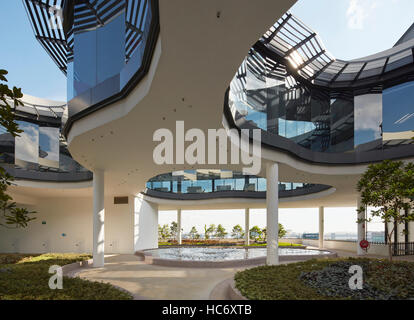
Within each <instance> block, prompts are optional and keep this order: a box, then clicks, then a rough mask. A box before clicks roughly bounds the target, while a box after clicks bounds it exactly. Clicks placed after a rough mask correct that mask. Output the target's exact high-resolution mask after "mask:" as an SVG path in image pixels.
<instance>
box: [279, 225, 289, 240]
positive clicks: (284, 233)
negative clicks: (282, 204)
mask: <svg viewBox="0 0 414 320" xmlns="http://www.w3.org/2000/svg"><path fill="white" fill-rule="evenodd" d="M286 233H287V231H286V230H285V227H284V226H283V225H282V224H281V223H279V233H278V237H279V238H283V237H284V236H285V235H286Z"/></svg>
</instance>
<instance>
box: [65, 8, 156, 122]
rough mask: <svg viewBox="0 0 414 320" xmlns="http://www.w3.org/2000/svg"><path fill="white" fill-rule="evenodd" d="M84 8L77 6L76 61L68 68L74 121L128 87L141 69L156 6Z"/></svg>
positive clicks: (71, 113) (75, 23) (75, 18)
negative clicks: (84, 112) (87, 109)
mask: <svg viewBox="0 0 414 320" xmlns="http://www.w3.org/2000/svg"><path fill="white" fill-rule="evenodd" d="M85 3H87V4H85ZM85 3H80V4H77V5H75V6H74V19H73V21H74V22H73V35H72V37H73V57H72V58H70V59H68V66H67V77H68V81H67V83H68V88H67V97H68V101H69V103H68V104H69V116H71V115H73V114H75V113H77V112H79V111H81V110H83V109H85V108H87V107H89V106H92V105H94V104H96V103H99V102H101V101H103V100H105V99H107V98H109V97H111V96H113V95H115V94H118V93H119V92H120V91H121V90H122V89H123V88H124V87H125V86H126V85H127V84H128V82H129V81H130V80H131V78H132V77H133V76H134V75H135V74H136V73H137V72H138V70H139V69H140V68H141V67H142V62H143V57H144V52H145V48H146V46H147V42H148V38H149V32H150V27H151V21H152V12H151V1H147V0H138V1H130V0H122V1H115V0H109V1H108V0H99V1H91V0H90V1H85Z"/></svg>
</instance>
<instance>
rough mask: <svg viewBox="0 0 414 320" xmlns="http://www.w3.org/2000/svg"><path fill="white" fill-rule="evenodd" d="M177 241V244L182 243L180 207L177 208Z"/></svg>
mask: <svg viewBox="0 0 414 320" xmlns="http://www.w3.org/2000/svg"><path fill="white" fill-rule="evenodd" d="M177 227H178V231H177V242H178V244H182V242H183V241H182V234H181V209H178V210H177Z"/></svg>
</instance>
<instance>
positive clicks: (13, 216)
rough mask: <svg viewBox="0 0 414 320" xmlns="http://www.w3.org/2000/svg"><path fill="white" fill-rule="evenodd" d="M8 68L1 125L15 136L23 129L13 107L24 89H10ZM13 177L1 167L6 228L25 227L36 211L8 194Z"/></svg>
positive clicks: (0, 219) (0, 207) (1, 87)
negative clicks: (17, 203)
mask: <svg viewBox="0 0 414 320" xmlns="http://www.w3.org/2000/svg"><path fill="white" fill-rule="evenodd" d="M7 74H8V72H7V71H6V70H2V69H0V126H2V127H4V128H5V129H6V131H7V132H8V133H10V134H11V135H12V136H13V137H17V136H19V133H22V132H23V131H22V130H21V129H19V126H18V124H17V122H16V121H15V115H14V112H13V108H14V107H17V106H19V105H21V106H22V105H23V103H22V102H21V101H20V100H19V99H20V98H22V97H23V94H22V90H21V89H19V88H16V87H13V89H10V88H9V87H8V85H7V84H6V83H5V82H7V78H6V75H7ZM12 181H13V177H12V176H11V175H9V174H8V173H7V171H6V170H5V169H4V168H3V167H0V226H2V227H6V228H16V229H17V228H25V227H27V225H28V223H29V222H30V221H32V220H34V219H35V218H34V217H31V216H30V215H31V214H32V213H35V212H34V211H29V210H27V209H26V208H18V207H17V205H16V203H15V202H12V200H13V198H12V197H11V196H10V195H8V194H7V189H8V187H9V186H10V185H11V184H12Z"/></svg>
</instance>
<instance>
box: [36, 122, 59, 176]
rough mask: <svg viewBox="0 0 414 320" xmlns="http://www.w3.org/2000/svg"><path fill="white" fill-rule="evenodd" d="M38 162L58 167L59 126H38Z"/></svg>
mask: <svg viewBox="0 0 414 320" xmlns="http://www.w3.org/2000/svg"><path fill="white" fill-rule="evenodd" d="M39 164H40V165H42V166H46V167H52V168H59V128H49V127H40V128H39Z"/></svg>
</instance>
